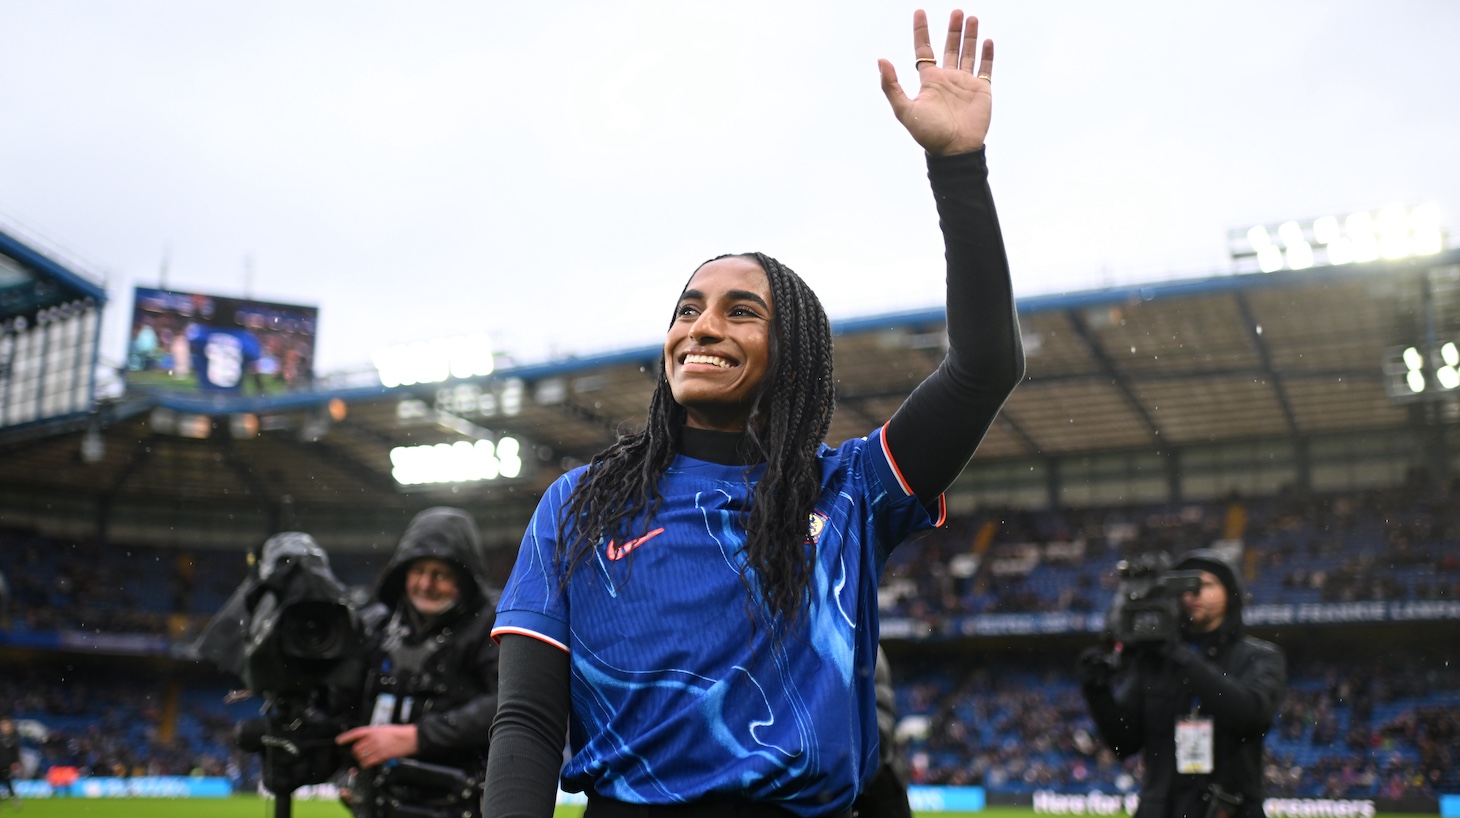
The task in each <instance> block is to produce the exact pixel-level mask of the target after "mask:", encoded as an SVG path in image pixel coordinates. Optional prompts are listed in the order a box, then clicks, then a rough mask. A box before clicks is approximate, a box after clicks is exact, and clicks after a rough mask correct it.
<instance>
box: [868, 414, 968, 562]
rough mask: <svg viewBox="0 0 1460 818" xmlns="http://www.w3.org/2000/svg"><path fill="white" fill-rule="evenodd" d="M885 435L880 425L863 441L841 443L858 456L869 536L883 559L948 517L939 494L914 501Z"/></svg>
mask: <svg viewBox="0 0 1460 818" xmlns="http://www.w3.org/2000/svg"><path fill="white" fill-rule="evenodd" d="M886 432H887V427H886V426H885V425H884V426H883V427H882V428H880V429H878V430H877V431H875V432H873V433H872V434H870V435H868V436H867V437H866V438H865V439H864V440H859V441H848V442H847V443H845V444H843V449H844V450H845V449H846V448H847V447H848V446H854V447H855V449H856V450H857V453H858V455H859V457H860V463H861V467H860V469H859V471H860V472H861V473H862V479H863V480H864V481H865V484H866V495H867V500H868V503H869V510H870V512H871V515H872V519H871V521H870V523H871V526H872V533H873V536H874V539H875V541H876V543H877V547H878V552H879V554H880V556H881V558H883V559H886V557H887V555H888V554H889V553H891V552H892V549H893V548H896V547H897V546H898V545H899V544H900V543H902V542H903V541H904V540H906V539H907V538H908V537H910V536H912V535H914V534H917V533H919V532H922V531H926V530H928V529H930V528H937V527H938V526H940V525H942V524H943V523H944V521H945V520H946V519H947V514H948V509H947V504H946V502H945V500H944V498H943V495H942V494H939V495H938V496H937V498H936V499H935V500H933V501H932V502H930V503H926V504H925V503H923V501H921V500H919V499H918V496H917V494H916V493H915V492H914V491H913V489H912V487H911V486H909V485H908V483H907V480H906V479H904V477H903V475H902V471H901V469H900V468H899V466H898V463H897V460H896V458H894V457H893V455H892V452H891V450H890V449H888V447H887V441H886V438H885V434H886Z"/></svg>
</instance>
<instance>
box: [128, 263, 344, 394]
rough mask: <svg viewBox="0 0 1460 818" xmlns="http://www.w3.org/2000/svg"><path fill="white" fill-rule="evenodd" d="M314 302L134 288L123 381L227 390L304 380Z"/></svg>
mask: <svg viewBox="0 0 1460 818" xmlns="http://www.w3.org/2000/svg"><path fill="white" fill-rule="evenodd" d="M318 323H319V308H318V307H305V306H299V305H295V304H275V303H271V302H268V301H253V300H250V299H246V298H228V297H224V296H216V295H204V294H201V293H185V292H175V291H172V290H158V289H152V288H148V287H138V288H136V293H135V296H134V299H133V302H132V324H131V330H130V332H129V334H128V336H127V384H128V386H130V387H160V388H169V389H180V390H186V391H199V392H205V393H215V394H231V395H265V394H276V393H279V392H287V391H290V390H294V389H302V388H306V387H308V386H309V385H310V384H311V382H312V381H313V378H314V373H313V366H314V339H315V328H316V326H317V325H318Z"/></svg>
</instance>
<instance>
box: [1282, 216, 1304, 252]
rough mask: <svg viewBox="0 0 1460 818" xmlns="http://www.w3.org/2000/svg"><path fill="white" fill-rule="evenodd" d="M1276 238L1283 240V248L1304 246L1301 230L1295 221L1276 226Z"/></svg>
mask: <svg viewBox="0 0 1460 818" xmlns="http://www.w3.org/2000/svg"><path fill="white" fill-rule="evenodd" d="M1278 238H1280V239H1282V240H1283V246H1284V247H1289V248H1291V247H1293V246H1294V245H1297V244H1306V243H1307V242H1306V241H1304V240H1303V228H1302V226H1301V225H1299V224H1298V223H1297V222H1295V221H1286V222H1283V223H1282V224H1280V225H1278Z"/></svg>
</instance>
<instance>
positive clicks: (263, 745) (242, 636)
mask: <svg viewBox="0 0 1460 818" xmlns="http://www.w3.org/2000/svg"><path fill="white" fill-rule="evenodd" d="M250 562H251V569H250V572H249V576H248V578H247V579H245V580H244V582H243V584H242V585H240V586H239V587H238V589H237V590H236V591H234V593H233V595H232V596H231V597H230V598H229V600H228V601H227V602H226V603H224V605H223V608H222V609H220V610H219V611H218V613H217V614H215V615H214V617H213V619H212V621H211V622H210V623H209V625H208V627H207V628H206V629H205V630H204V631H203V633H202V634H201V635H200V636H199V638H198V641H197V643H196V644H195V647H196V649H197V652H198V654H199V655H200V656H202V657H204V658H206V659H209V660H211V661H213V662H214V663H215V664H217V665H218V666H219V667H220V668H221V669H223V670H224V671H226V672H228V673H231V674H232V675H234V676H236V677H238V678H239V679H240V680H242V682H243V684H244V686H245V687H246V688H247V689H248V690H249V691H251V692H253V693H255V694H259V695H262V696H263V699H264V704H263V707H262V709H261V716H260V718H257V719H250V720H248V721H244V722H241V723H240V724H239V725H237V728H236V733H235V739H236V740H237V742H238V746H239V747H240V748H241V749H243V750H245V751H249V752H256V753H261V754H262V755H263V779H264V786H265V787H267V788H268V789H269V791H270V792H272V793H274V795H275V798H276V800H275V815H276V816H288V815H289V805H290V797H291V795H292V794H293V792H294V791H295V790H297V789H299V788H300V787H302V786H305V785H307V784H317V783H322V782H324V781H327V780H329V779H330V778H331V777H332V776H333V775H334V774H335V773H336V772H337V771H339V770H340V769H341V768H342V767H344V766H346V765H347V763H348V758H347V754H346V753H345V752H344V751H343V750H342V749H341V748H339V747H337V746H336V744H335V741H334V739H335V736H336V735H338V734H339V733H341V732H343V731H344V730H346V729H348V728H349V727H351V726H352V725H353V724H354V723H356V720H355V718H354V717H355V715H356V711H357V710H358V708H359V702H360V697H361V690H362V685H363V678H364V662H365V656H364V655H365V646H366V638H365V634H366V632H367V629H366V625H365V622H364V621H363V619H362V616H361V613H360V611H359V610H357V608H356V606H355V605H354V604H353V603H352V601H351V599H350V596H349V592H348V590H347V589H346V588H345V586H344V585H343V584H342V583H341V582H340V581H339V580H338V579H336V578H335V576H334V574H333V573H332V572H331V571H330V566H329V558H328V556H327V555H326V554H325V552H324V549H322V548H321V547H320V546H319V545H318V544H316V543H315V541H314V539H313V538H312V537H310V536H309V535H308V534H304V533H300V532H295V531H291V532H286V533H283V534H277V535H275V536H273V537H271V538H269V539H268V540H267V541H266V542H265V543H264V544H263V547H262V549H261V550H260V551H259V553H258V554H257V556H256V558H255V555H253V554H250Z"/></svg>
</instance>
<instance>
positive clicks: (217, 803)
mask: <svg viewBox="0 0 1460 818" xmlns="http://www.w3.org/2000/svg"><path fill="white" fill-rule="evenodd" d="M291 807H292V812H291V816H292V818H350V812H349V810H347V809H345V808H344V807H343V806H342V805H340V804H338V803H335V802H329V801H295V802H293V803H292V804H291ZM11 815H14V816H16V818H193V817H194V816H202V817H203V818H272V816H273V815H274V802H273V801H266V800H264V799H262V798H259V797H257V796H252V795H237V796H234V797H232V798H216V799H214V798H199V799H191V800H190V799H175V798H37V799H30V800H27V801H25V802H24V803H23V805H22V808H21V809H20V810H19V811H16V810H15V806H14V805H13V804H11V803H9V802H5V803H0V818H9V817H10V816H11ZM582 815H583V810H582V808H581V807H559V808H558V811H557V814H556V816H555V818H581V816H582ZM914 815H915V816H916V818H1034V810H1033V809H1032V808H1030V807H989V808H988V809H986V810H984V811H983V812H918V813H914ZM1121 815H1122V816H1123V815H1124V813H1122V814H1121ZM1374 818H1415V816H1413V815H1404V814H1399V813H1384V812H1381V813H1378V814H1377V815H1375V816H1374Z"/></svg>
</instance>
